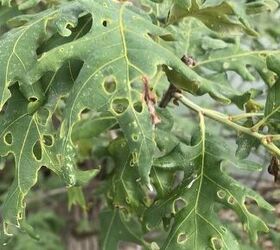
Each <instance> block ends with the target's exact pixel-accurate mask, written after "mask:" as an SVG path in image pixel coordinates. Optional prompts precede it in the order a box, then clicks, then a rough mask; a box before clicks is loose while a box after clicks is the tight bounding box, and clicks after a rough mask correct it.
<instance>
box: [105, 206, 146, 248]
mask: <svg viewBox="0 0 280 250" xmlns="http://www.w3.org/2000/svg"><path fill="white" fill-rule="evenodd" d="M100 221H101V249H102V250H111V249H117V248H118V245H119V243H120V241H124V242H133V243H136V244H139V245H145V242H144V240H143V233H142V230H141V227H140V225H139V224H138V223H137V221H136V220H134V219H133V217H131V216H129V215H127V214H124V213H123V212H122V211H121V210H119V209H117V208H115V209H114V210H104V211H102V212H101V214H100Z"/></svg>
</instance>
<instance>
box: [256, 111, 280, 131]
mask: <svg viewBox="0 0 280 250" xmlns="http://www.w3.org/2000/svg"><path fill="white" fill-rule="evenodd" d="M279 110H280V106H278V107H277V108H276V109H274V110H273V111H272V112H271V113H270V114H268V115H267V116H266V117H264V118H263V119H261V120H260V121H259V122H258V123H256V124H255V125H254V126H253V127H252V128H251V130H252V131H258V130H259V129H260V127H261V126H262V125H264V124H265V123H266V122H267V121H268V119H269V118H270V117H271V116H273V115H274V114H275V113H277V112H278V111H279Z"/></svg>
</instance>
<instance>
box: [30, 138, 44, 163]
mask: <svg viewBox="0 0 280 250" xmlns="http://www.w3.org/2000/svg"><path fill="white" fill-rule="evenodd" d="M32 152H33V155H34V157H35V158H36V160H37V161H40V160H41V159H42V147H41V143H40V141H37V142H36V143H35V144H34V146H33V149H32Z"/></svg>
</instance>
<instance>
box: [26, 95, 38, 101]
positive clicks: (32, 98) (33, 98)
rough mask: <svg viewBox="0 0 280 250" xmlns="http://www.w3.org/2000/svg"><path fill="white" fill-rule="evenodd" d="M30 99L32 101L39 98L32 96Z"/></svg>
mask: <svg viewBox="0 0 280 250" xmlns="http://www.w3.org/2000/svg"><path fill="white" fill-rule="evenodd" d="M28 100H29V101H30V102H36V101H38V98H37V97H35V96H32V97H29V98H28Z"/></svg>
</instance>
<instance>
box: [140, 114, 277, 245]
mask: <svg viewBox="0 0 280 250" xmlns="http://www.w3.org/2000/svg"><path fill="white" fill-rule="evenodd" d="M184 153H185V155H186V159H189V161H188V162H186V161H182V167H185V168H186V169H188V168H192V169H194V172H193V174H192V175H191V176H190V175H185V178H184V180H183V181H182V183H181V184H180V185H179V186H178V187H177V188H175V189H174V190H173V192H171V193H170V194H169V195H167V196H166V197H165V198H164V199H159V200H157V201H156V202H155V203H154V205H153V206H152V207H151V208H149V209H148V210H147V212H146V214H145V217H144V219H145V222H146V225H147V227H148V228H149V229H152V228H154V227H157V226H158V225H159V223H160V222H161V220H164V219H165V218H170V216H171V218H172V217H174V222H173V223H172V224H171V225H170V226H171V230H170V231H169V235H168V237H167V239H166V241H165V242H164V243H163V245H162V246H161V249H204V248H205V247H206V246H208V247H212V248H217V247H219V249H239V246H238V243H237V241H236V240H234V237H233V235H232V234H231V232H230V231H228V230H227V229H226V227H225V225H223V224H222V223H221V222H220V220H219V218H218V216H217V215H216V212H215V211H216V210H215V209H216V203H220V204H223V205H224V206H227V207H229V208H231V209H233V210H234V211H235V212H236V213H237V214H238V216H239V218H240V220H241V221H242V223H243V225H244V227H245V230H246V231H247V232H248V233H249V235H250V236H251V238H252V239H253V240H254V241H255V240H256V239H257V232H258V231H267V230H268V228H267V227H266V225H265V224H264V222H263V221H262V220H260V219H259V218H258V217H256V216H255V215H254V214H252V213H250V212H249V211H248V209H247V208H246V205H245V200H246V198H250V199H254V200H255V201H256V202H257V203H258V205H259V206H260V207H263V208H266V209H271V208H272V207H271V206H270V205H269V204H268V203H266V202H265V201H264V200H263V199H262V198H261V196H259V195H257V194H256V193H255V192H254V191H252V190H250V189H248V188H245V187H244V186H242V185H241V184H240V183H238V182H237V181H235V180H234V179H232V178H231V177H229V176H228V175H227V174H226V173H225V172H224V170H223V167H222V166H221V163H222V162H224V161H225V160H226V161H227V160H228V159H227V158H228V150H227V148H226V147H225V145H224V144H223V143H222V142H221V140H218V139H215V138H214V137H213V136H210V135H208V134H207V133H206V132H205V124H204V120H203V119H201V124H200V134H198V135H195V136H194V138H193V140H192V146H185V149H184ZM232 160H233V161H234V163H235V164H236V165H240V161H237V160H234V159H232ZM225 163H226V162H225ZM241 164H245V168H247V167H246V165H248V164H247V163H246V162H241ZM178 202H179V204H180V205H179V204H178ZM178 205H179V206H178Z"/></svg>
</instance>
